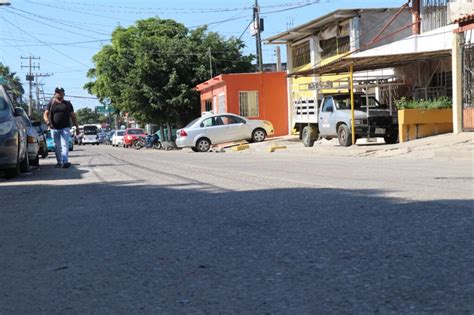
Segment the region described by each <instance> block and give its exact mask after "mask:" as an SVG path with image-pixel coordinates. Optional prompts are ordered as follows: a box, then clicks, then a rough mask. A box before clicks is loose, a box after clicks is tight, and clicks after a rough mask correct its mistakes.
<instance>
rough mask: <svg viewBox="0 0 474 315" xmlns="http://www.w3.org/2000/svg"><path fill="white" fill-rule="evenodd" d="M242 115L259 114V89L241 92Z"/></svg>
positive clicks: (255, 115)
mask: <svg viewBox="0 0 474 315" xmlns="http://www.w3.org/2000/svg"><path fill="white" fill-rule="evenodd" d="M239 107H240V115H241V116H244V117H257V116H258V91H241V92H239Z"/></svg>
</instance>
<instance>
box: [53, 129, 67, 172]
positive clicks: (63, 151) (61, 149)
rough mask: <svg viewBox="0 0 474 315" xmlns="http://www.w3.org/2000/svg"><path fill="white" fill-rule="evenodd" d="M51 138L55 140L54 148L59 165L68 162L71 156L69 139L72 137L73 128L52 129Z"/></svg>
mask: <svg viewBox="0 0 474 315" xmlns="http://www.w3.org/2000/svg"><path fill="white" fill-rule="evenodd" d="M51 136H52V137H53V139H54V148H55V150H54V151H55V153H56V160H57V161H58V164H61V165H62V164H65V163H67V162H68V155H69V138H70V137H71V128H64V129H52V130H51Z"/></svg>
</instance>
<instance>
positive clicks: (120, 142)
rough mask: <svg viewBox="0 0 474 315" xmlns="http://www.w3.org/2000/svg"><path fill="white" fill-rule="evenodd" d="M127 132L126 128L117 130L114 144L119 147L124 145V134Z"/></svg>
mask: <svg viewBox="0 0 474 315" xmlns="http://www.w3.org/2000/svg"><path fill="white" fill-rule="evenodd" d="M124 134H125V130H115V131H114V134H113V135H112V146H113V147H118V146H119V145H120V146H122V145H123V136H124Z"/></svg>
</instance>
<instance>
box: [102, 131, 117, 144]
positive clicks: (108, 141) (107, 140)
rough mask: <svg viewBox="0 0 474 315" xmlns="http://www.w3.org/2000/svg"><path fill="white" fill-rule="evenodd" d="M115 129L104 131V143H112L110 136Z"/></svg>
mask: <svg viewBox="0 0 474 315" xmlns="http://www.w3.org/2000/svg"><path fill="white" fill-rule="evenodd" d="M114 133H115V130H110V131H108V132H107V133H106V136H105V139H104V144H106V145H111V144H112V136H113V135H114Z"/></svg>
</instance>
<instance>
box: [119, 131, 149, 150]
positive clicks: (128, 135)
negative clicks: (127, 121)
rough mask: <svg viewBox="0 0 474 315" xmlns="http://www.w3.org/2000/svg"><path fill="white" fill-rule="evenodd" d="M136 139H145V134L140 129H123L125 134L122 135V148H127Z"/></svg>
mask: <svg viewBox="0 0 474 315" xmlns="http://www.w3.org/2000/svg"><path fill="white" fill-rule="evenodd" d="M138 137H142V138H145V137H146V133H145V131H143V129H141V128H127V129H125V133H124V135H123V147H124V148H129V147H130V146H131V145H132V143H133V141H135V140H136V139H137V138H138Z"/></svg>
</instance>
